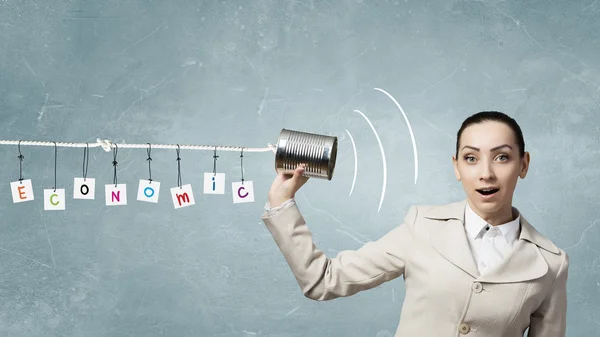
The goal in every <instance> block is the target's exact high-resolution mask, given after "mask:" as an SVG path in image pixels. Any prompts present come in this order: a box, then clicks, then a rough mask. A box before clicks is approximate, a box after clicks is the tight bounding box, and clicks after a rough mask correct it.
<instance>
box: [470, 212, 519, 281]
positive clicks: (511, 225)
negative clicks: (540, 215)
mask: <svg viewBox="0 0 600 337" xmlns="http://www.w3.org/2000/svg"><path fill="white" fill-rule="evenodd" d="M512 209H513V215H514V214H515V213H516V214H517V217H516V218H515V219H514V220H512V221H509V222H507V223H504V224H501V225H497V226H492V225H490V224H488V223H486V222H485V220H483V219H482V218H481V217H480V216H479V215H477V213H475V211H473V209H471V207H470V206H469V203H468V202H467V206H466V207H465V232H466V234H467V240H468V241H469V246H470V247H471V252H472V253H473V258H475V263H476V264H477V268H478V269H479V273H480V274H481V275H483V274H485V273H486V272H487V271H488V270H490V269H491V268H493V267H495V266H497V265H498V264H500V262H502V260H503V259H504V257H505V256H506V254H507V253H508V252H509V250H510V248H511V247H512V245H513V244H514V243H515V241H516V240H517V238H518V237H519V232H520V228H521V225H520V224H521V222H520V220H521V214H520V213H519V212H518V211H517V209H516V208H514V207H513V208H512Z"/></svg>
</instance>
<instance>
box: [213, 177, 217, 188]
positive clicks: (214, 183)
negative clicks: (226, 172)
mask: <svg viewBox="0 0 600 337" xmlns="http://www.w3.org/2000/svg"><path fill="white" fill-rule="evenodd" d="M212 181H213V191H214V190H215V188H216V186H215V185H216V184H217V183H216V182H215V177H214V176H213V177H212Z"/></svg>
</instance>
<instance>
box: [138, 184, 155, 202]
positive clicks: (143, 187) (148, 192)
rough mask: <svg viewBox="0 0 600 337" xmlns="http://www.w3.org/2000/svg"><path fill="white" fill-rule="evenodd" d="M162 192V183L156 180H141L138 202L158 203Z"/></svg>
mask: <svg viewBox="0 0 600 337" xmlns="http://www.w3.org/2000/svg"><path fill="white" fill-rule="evenodd" d="M159 192H160V183H159V182H158V181H155V180H152V181H150V180H144V179H140V184H139V187H138V194H137V200H139V201H145V202H153V203H157V202H158V193H159Z"/></svg>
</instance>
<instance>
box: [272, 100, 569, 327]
mask: <svg viewBox="0 0 600 337" xmlns="http://www.w3.org/2000/svg"><path fill="white" fill-rule="evenodd" d="M529 159H530V157H529V153H528V152H525V143H524V141H523V134H522V132H521V129H520V127H519V125H518V124H517V123H516V121H515V120H514V119H512V118H510V117H509V116H507V115H505V114H503V113H500V112H495V111H484V112H480V113H477V114H475V115H473V116H470V117H469V118H467V119H466V120H465V121H464V122H463V124H462V126H461V128H460V130H459V131H458V134H457V141H456V154H455V155H454V156H453V158H452V161H453V163H454V173H455V175H456V179H457V180H459V181H461V182H462V185H463V188H464V190H465V192H466V194H467V198H466V199H464V200H462V201H459V202H453V203H449V204H445V205H414V206H411V207H410V208H409V210H408V212H407V215H406V216H405V218H404V222H403V223H402V224H401V225H399V226H398V227H396V228H394V229H392V230H391V231H390V232H389V233H387V234H386V235H384V236H383V237H382V238H380V239H379V240H377V241H375V242H369V243H367V244H365V245H364V246H363V247H361V248H360V249H358V250H356V251H350V250H346V251H342V252H340V253H338V255H337V256H336V257H333V258H329V257H327V256H325V254H324V253H323V251H321V250H319V249H318V248H317V247H315V246H314V244H313V241H312V235H311V232H310V231H309V230H308V228H307V226H306V224H305V221H304V219H303V217H302V215H301V214H300V212H299V210H298V207H297V206H296V204H295V201H294V196H295V193H296V192H297V191H298V189H299V188H300V187H301V186H302V185H304V184H305V183H306V182H307V180H308V178H306V177H303V176H302V174H303V172H304V169H305V166H304V165H300V166H299V167H298V168H297V169H296V170H295V172H294V174H293V175H283V174H279V175H277V177H276V178H275V180H274V182H273V184H272V186H271V188H270V190H269V195H268V199H269V202H268V203H267V206H266V208H267V211H266V212H265V214H263V216H262V219H263V221H264V223H265V224H266V226H267V228H268V229H269V231H270V232H271V234H272V235H273V238H274V239H275V242H276V244H277V245H278V247H279V249H280V250H281V252H282V253H283V255H284V256H285V259H286V261H287V262H288V264H289V266H290V268H291V270H292V272H293V273H294V275H295V277H296V279H297V281H298V284H299V285H300V287H301V289H302V292H303V293H304V295H305V296H306V297H308V298H311V299H314V300H319V301H321V300H330V299H334V298H337V297H342V296H350V295H353V294H355V293H357V292H359V291H362V290H367V289H370V288H373V287H376V286H378V285H380V284H381V283H383V282H386V281H389V280H391V279H394V278H396V277H399V276H401V275H402V276H404V279H405V286H406V296H405V299H404V303H403V306H402V312H401V314H400V323H399V325H398V329H397V331H396V335H395V336H396V337H414V336H432V337H440V336H462V335H467V336H468V335H472V336H486V337H496V336H497V337H501V336H502V337H508V336H510V337H513V336H523V333H524V331H525V330H526V329H527V328H529V333H528V336H536V337H538V336H539V337H558V336H564V335H565V329H566V307H567V295H566V283H567V275H568V265H569V258H568V256H567V254H566V253H565V252H564V251H562V250H560V249H558V248H557V247H556V246H555V245H554V244H553V243H552V242H551V241H550V240H548V239H547V238H545V237H544V236H542V235H541V234H540V233H539V232H538V231H537V230H535V229H534V228H533V227H532V225H531V224H530V223H529V222H527V220H526V219H525V217H524V216H523V215H522V214H520V212H519V210H518V209H517V208H515V207H513V206H512V199H513V192H514V190H515V187H516V184H517V179H518V178H521V179H523V178H525V176H526V175H527V169H528V167H529ZM269 205H270V206H272V207H273V208H269V207H270V206H269Z"/></svg>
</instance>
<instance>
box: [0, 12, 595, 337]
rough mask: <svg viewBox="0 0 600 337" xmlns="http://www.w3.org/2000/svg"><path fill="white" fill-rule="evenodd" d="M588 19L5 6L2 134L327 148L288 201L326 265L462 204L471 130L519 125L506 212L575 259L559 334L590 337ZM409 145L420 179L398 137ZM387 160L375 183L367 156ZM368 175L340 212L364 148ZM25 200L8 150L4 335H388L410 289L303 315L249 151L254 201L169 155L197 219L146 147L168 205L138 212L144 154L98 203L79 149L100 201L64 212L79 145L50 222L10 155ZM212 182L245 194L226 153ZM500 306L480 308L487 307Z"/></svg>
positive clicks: (203, 168)
mask: <svg viewBox="0 0 600 337" xmlns="http://www.w3.org/2000/svg"><path fill="white" fill-rule="evenodd" d="M599 32H600V2H599V1H594V0H586V1H557V0H553V1H541V0H538V1H516V0H507V1H496V0H490V1H453V0H451V1H447V0H431V1H429V0H428V1H415V0H404V1H401V0H400V1H372V0H357V1H316V0H313V1H301V0H300V1H266V0H260V1H252V2H250V1H237V2H236V1H219V2H217V1H141V0H137V1H136V0H124V1H116V0H113V1H83V0H74V1H64V0H48V1H37V2H33V1H18V0H3V1H1V2H0V139H5V140H19V139H23V140H43V141H71V142H92V143H93V142H95V141H96V139H97V138H102V139H110V140H112V141H114V142H117V143H147V142H150V143H155V144H157V143H160V144H175V143H179V144H208V145H239V146H247V147H265V146H267V144H268V143H275V142H276V141H277V136H278V135H279V131H280V130H281V129H282V128H289V129H293V130H301V131H307V132H314V133H320V134H327V135H334V136H337V137H339V142H340V143H339V156H338V161H337V167H336V171H335V174H334V177H333V180H332V181H325V180H318V179H313V180H311V181H309V183H308V184H307V185H306V186H305V187H304V188H303V189H302V190H301V192H300V193H299V194H298V195H297V200H298V203H299V206H300V208H301V210H302V212H303V214H304V216H305V218H306V219H307V222H308V224H309V228H310V229H311V231H312V232H313V234H314V239H315V243H316V244H317V246H318V247H319V248H321V249H323V250H324V251H326V252H327V254H328V255H331V256H333V255H335V254H336V253H337V252H338V251H340V250H344V249H357V248H359V247H360V246H361V245H362V243H364V242H366V241H369V240H375V239H377V238H378V237H380V236H382V235H383V234H385V233H386V232H388V231H389V230H391V229H392V228H393V227H394V226H396V225H398V224H399V221H401V220H402V218H403V217H404V214H405V212H406V211H407V209H408V207H409V206H410V205H412V204H422V203H427V204H433V203H446V202H451V201H456V200H460V199H462V198H464V196H465V194H464V192H463V190H462V186H461V185H460V182H457V181H456V180H455V178H454V174H453V171H452V162H451V156H452V154H453V153H454V146H455V144H454V142H455V137H456V131H457V130H458V128H459V127H460V123H461V122H462V120H463V119H464V118H466V117H467V116H469V115H471V114H473V113H475V112H477V111H480V110H500V111H504V112H506V113H508V114H509V115H511V116H512V117H514V118H515V119H516V120H517V121H518V122H519V123H520V125H521V127H522V128H523V131H524V134H525V142H526V150H527V151H530V153H531V167H530V171H529V174H528V176H527V178H526V179H525V180H520V181H519V183H518V187H517V190H516V194H515V198H514V206H516V207H517V208H519V210H520V211H521V212H522V213H523V214H524V216H526V217H527V219H528V220H529V221H530V222H531V223H532V224H533V225H534V226H535V227H536V228H537V229H538V230H540V231H541V232H542V233H543V234H545V235H546V236H548V237H549V238H550V239H551V240H553V241H554V242H555V243H556V244H557V245H558V246H559V247H561V248H563V249H565V250H566V251H567V252H568V253H569V255H570V257H571V266H570V275H569V282H568V296H569V307H568V330H567V335H568V336H586V337H587V336H598V335H599V333H598V331H599V330H600V306H599V304H598V303H600V251H599V248H598V247H599V246H598V245H599V244H600V211H599V205H600V197H599V196H598V187H599V183H598V177H599V175H600V169H599V168H598V166H599V164H600V160H599V157H598V154H599V150H598V145H600V141H599V132H600V117H599V108H600V33H599ZM374 88H382V89H384V90H386V91H387V92H389V93H390V94H391V95H393V97H395V98H396V99H397V100H398V102H399V103H400V105H401V106H402V108H403V109H404V111H405V112H406V114H407V116H408V119H409V121H410V123H411V126H412V129H413V131H414V136H415V140H416V143H417V149H418V154H419V157H418V165H419V171H418V179H417V182H416V184H415V182H414V179H415V170H414V157H413V150H412V142H411V138H410V134H409V131H408V127H407V124H406V122H405V120H404V117H403V116H402V114H401V112H400V111H399V110H398V108H397V107H396V106H395V105H394V103H393V102H392V100H391V99H390V98H389V97H387V96H386V95H384V94H383V93H382V92H380V91H377V90H374ZM355 109H357V110H360V111H361V112H363V113H364V114H365V116H367V117H368V118H369V119H370V121H371V122H372V123H373V126H374V128H375V129H376V130H377V132H378V134H379V136H380V138H381V142H382V144H383V148H384V150H385V154H386V159H387V173H388V175H387V186H386V187H387V189H386V193H385V199H384V201H383V204H382V206H381V210H380V211H378V208H379V202H380V198H381V193H382V181H383V166H382V160H381V154H380V150H379V146H378V142H377V139H376V138H375V136H374V134H373V132H372V130H371V128H370V126H369V125H368V123H367V121H366V120H365V119H364V118H363V117H362V116H361V115H360V114H359V113H357V112H355V111H354V110H355ZM349 135H352V137H353V139H354V141H355V143H356V151H357V153H358V166H357V167H358V174H357V179H356V185H355V186H354V190H353V192H352V194H350V190H351V187H352V180H353V175H354V172H355V171H354V159H355V157H354V151H353V147H352V142H351V139H350V137H349ZM22 152H23V155H24V156H25V160H24V171H23V174H24V177H25V178H27V179H32V181H33V186H34V192H35V193H36V199H35V200H34V201H31V202H26V203H20V204H13V203H12V198H11V192H10V186H9V183H10V182H11V181H15V180H17V179H18V175H19V170H18V168H19V163H18V159H17V148H16V146H12V145H10V146H0V160H1V163H2V164H1V166H0V182H1V184H0V194H1V199H0V215H1V216H2V217H1V219H2V221H1V222H0V335H2V336H159V335H165V336H223V337H224V336H228V337H234V336H235V337H238V336H289V337H292V336H294V337H295V336H298V337H299V336H313V337H314V336H336V337H337V336H361V337H362V336H373V337H390V336H392V335H393V332H394V331H395V329H396V326H397V320H398V316H399V312H400V307H401V304H402V299H403V297H404V288H403V284H402V280H401V279H397V280H394V281H391V282H388V283H386V284H384V285H382V286H380V287H378V288H376V289H373V290H371V291H368V292H363V293H359V294H357V295H355V296H353V297H350V298H343V299H338V300H335V301H331V302H325V303H318V302H313V301H311V300H308V299H306V298H304V297H303V296H302V294H301V292H300V289H299V288H298V286H297V284H296V281H295V279H294V277H293V275H292V274H291V272H290V270H289V268H288V266H287V265H286V263H285V260H284V259H283V256H282V255H281V253H280V252H279V250H278V249H277V247H276V246H275V244H274V242H273V239H272V238H271V236H270V235H269V232H268V231H267V230H266V228H265V227H264V225H263V224H262V222H261V220H260V215H261V214H262V212H263V210H262V207H263V206H264V202H265V201H266V194H267V191H268V188H269V186H270V184H271V182H272V180H273V178H274V176H275V172H274V164H273V160H274V156H273V154H272V153H270V152H263V153H247V154H245V156H244V170H245V171H244V175H245V176H244V178H245V179H246V180H252V181H253V182H254V186H255V192H256V202H255V203H246V204H233V203H232V200H231V197H232V196H231V189H230V188H229V187H228V186H230V185H227V186H226V189H225V190H226V194H225V195H204V194H202V178H203V176H202V175H203V173H204V172H212V170H213V158H212V152H211V151H191V150H188V151H186V150H182V152H181V158H182V161H181V168H182V179H183V183H184V184H186V183H189V184H192V186H193V188H194V191H195V196H196V205H194V206H192V207H187V208H182V209H178V210H175V209H173V204H172V203H171V200H170V199H169V197H170V196H169V191H168V189H169V188H171V187H174V186H176V185H177V162H176V160H175V159H176V153H175V151H174V150H160V149H156V150H153V152H152V157H153V159H154V160H153V162H152V165H153V166H152V171H153V172H152V173H153V179H155V180H158V181H160V182H161V183H162V184H163V186H162V192H161V193H162V195H161V198H162V199H161V200H160V201H159V203H158V204H156V205H153V204H148V203H141V202H138V201H136V200H135V193H134V191H136V189H137V183H138V180H139V179H147V178H148V172H147V162H146V160H145V159H146V151H145V150H143V149H120V150H119V153H118V161H119V165H118V180H119V182H122V183H126V184H128V188H129V191H130V192H129V194H130V196H129V204H128V205H127V206H113V207H107V206H106V205H105V204H104V196H103V194H102V193H103V191H104V184H110V183H111V182H112V181H113V172H112V164H111V161H112V154H111V153H107V152H104V151H103V150H102V149H100V148H93V149H91V155H90V166H89V173H88V176H89V177H94V178H96V183H97V194H96V200H93V201H85V200H73V199H72V184H73V178H74V177H79V176H81V174H82V172H81V171H82V154H83V152H82V150H81V149H73V148H59V150H58V165H57V166H58V174H57V178H58V186H59V187H63V188H65V189H66V191H67V209H66V210H65V211H63V212H45V211H44V210H43V201H42V196H43V189H44V188H52V187H53V185H54V153H53V148H52V147H32V146H22ZM218 154H219V155H220V157H219V160H218V162H217V171H218V172H224V173H226V174H227V178H226V179H227V183H228V184H230V183H231V182H232V181H239V180H240V164H239V161H240V158H239V153H237V152H220V153H218ZM491 305H492V304H491Z"/></svg>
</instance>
